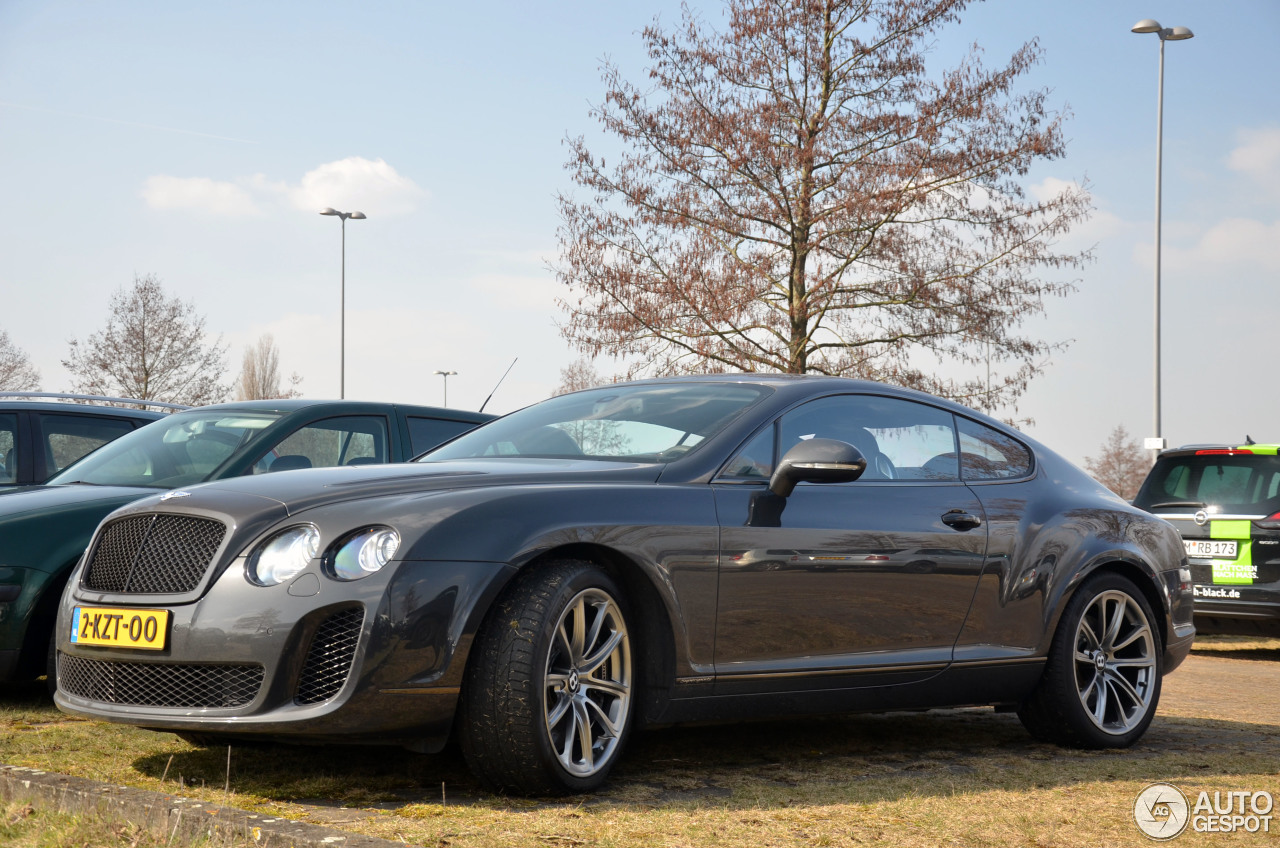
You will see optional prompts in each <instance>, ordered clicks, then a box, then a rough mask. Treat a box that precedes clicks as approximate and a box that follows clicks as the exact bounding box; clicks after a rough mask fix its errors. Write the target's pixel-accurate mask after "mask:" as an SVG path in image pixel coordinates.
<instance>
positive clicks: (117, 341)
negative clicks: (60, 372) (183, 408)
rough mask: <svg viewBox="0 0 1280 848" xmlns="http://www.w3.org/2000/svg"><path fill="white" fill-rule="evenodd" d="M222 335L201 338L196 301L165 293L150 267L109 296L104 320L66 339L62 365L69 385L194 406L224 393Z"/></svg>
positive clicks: (221, 398)
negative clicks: (84, 333)
mask: <svg viewBox="0 0 1280 848" xmlns="http://www.w3.org/2000/svg"><path fill="white" fill-rule="evenodd" d="M221 341H222V337H221V336H219V337H218V338H217V339H216V340H215V341H214V342H213V343H212V344H206V343H205V330H204V318H203V317H202V316H200V315H197V314H196V311H195V305H194V304H192V303H183V302H182V301H181V300H179V299H178V298H176V297H175V298H169V297H166V296H165V292H164V287H163V286H162V285H161V284H160V280H159V278H158V277H156V276H155V275H154V274H147V275H146V276H144V277H138V276H136V275H135V276H134V278H133V287H132V288H130V289H127V290H126V289H124V288H123V287H122V288H121V289H119V290H118V291H116V293H115V294H113V295H112V296H111V303H110V307H109V314H108V316H107V326H106V327H105V328H104V329H103V330H101V331H100V332H97V333H94V334H92V335H91V336H89V338H88V339H86V340H85V341H84V342H83V343H82V342H81V341H80V340H78V339H72V340H71V342H70V344H71V352H70V355H69V356H68V358H67V359H64V360H63V361H62V366H63V367H64V368H66V369H67V370H68V371H70V372H71V373H72V375H74V377H73V382H72V391H77V392H86V393H89V394H98V395H120V396H123V397H134V398H139V399H141V400H161V401H167V402H169V403H185V404H190V405H192V406H197V405H201V404H206V403H216V402H218V401H220V400H223V399H224V398H225V397H226V395H227V386H226V385H224V384H222V383H221V382H219V381H220V380H221V379H222V376H223V374H225V373H226V371H227V363H226V359H225V356H226V352H227V349H226V347H223V346H221V345H220V342H221Z"/></svg>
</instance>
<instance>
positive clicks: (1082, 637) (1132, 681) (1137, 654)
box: [1018, 574, 1161, 748]
mask: <svg viewBox="0 0 1280 848" xmlns="http://www.w3.org/2000/svg"><path fill="white" fill-rule="evenodd" d="M1154 621H1155V616H1154V615H1152V613H1151V607H1150V605H1149V604H1148V603H1147V600H1146V598H1144V597H1143V596H1142V593H1141V592H1139V591H1138V590H1137V588H1136V587H1135V586H1134V585H1133V583H1132V582H1130V581H1129V580H1127V579H1125V578H1124V577H1121V576H1120V575H1117V574H1099V575H1097V576H1095V577H1092V578H1090V579H1089V580H1087V581H1086V582H1085V584H1084V585H1083V586H1081V587H1080V588H1079V589H1078V590H1077V591H1076V594H1075V596H1074V597H1073V598H1072V599H1071V601H1070V602H1069V603H1068V604H1067V608H1066V609H1065V610H1064V611H1063V614H1062V620H1061V622H1060V623H1059V625H1058V632H1057V634H1056V635H1055V636H1054V640H1053V646H1052V647H1051V648H1050V650H1049V657H1048V661H1047V662H1046V664H1045V670H1044V676H1043V677H1042V678H1041V681H1040V683H1039V685H1038V686H1037V688H1036V690H1035V691H1034V692H1033V693H1032V695H1031V697H1029V698H1028V699H1027V700H1026V702H1024V703H1023V705H1022V706H1021V708H1020V709H1019V710H1018V716H1019V718H1021V719H1022V723H1023V724H1024V725H1026V727H1027V729H1028V730H1030V731H1031V733H1032V735H1034V736H1036V737H1037V738H1040V739H1045V740H1047V741H1053V742H1058V743H1060V744H1067V745H1072V746H1076V747H1082V748H1127V747H1128V746H1130V745H1132V744H1133V743H1134V742H1136V741H1138V739H1139V738H1140V737H1141V736H1142V734H1143V733H1145V732H1146V730H1147V727H1148V726H1149V725H1150V724H1151V720H1152V718H1153V717H1154V716H1155V712H1156V705H1157V703H1158V702H1159V700H1160V678H1161V669H1160V635H1159V632H1158V631H1157V630H1156V627H1155V624H1154Z"/></svg>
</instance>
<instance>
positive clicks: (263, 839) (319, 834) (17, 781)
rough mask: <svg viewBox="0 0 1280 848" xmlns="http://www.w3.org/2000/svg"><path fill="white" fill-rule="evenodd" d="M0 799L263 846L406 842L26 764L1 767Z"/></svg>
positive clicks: (367, 847)
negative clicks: (23, 765)
mask: <svg viewBox="0 0 1280 848" xmlns="http://www.w3.org/2000/svg"><path fill="white" fill-rule="evenodd" d="M0 800H3V801H5V802H10V801H22V802H25V803H28V804H30V805H31V806H33V807H35V808H37V809H51V810H55V811H57V812H60V813H70V814H73V815H100V816H102V817H103V818H106V819H109V820H112V821H129V822H132V823H134V824H141V825H142V826H143V827H144V828H146V829H148V830H151V831H152V832H154V833H158V834H163V835H164V836H165V837H171V835H172V834H174V833H181V834H183V835H184V836H188V837H196V838H199V837H213V838H219V837H221V838H227V837H230V838H238V839H243V840H246V841H249V842H256V843H257V844H258V845H261V846H263V848H404V843H403V842H392V841H390V840H387V839H378V838H376V837H373V836H362V835H360V834H358V833H346V832H344V831H341V830H333V829H332V828H327V827H321V826H319V825H314V824H306V823H303V822H296V821H290V820H288V819H282V818H276V817H273V816H268V815H263V814H262V813H251V812H249V811H247V810H237V809H235V808H233V807H224V806H220V805H217V804H206V803H205V802H203V801H198V800H196V799H194V798H182V797H179V796H177V795H169V794H166V793H164V792H152V791H150V790H147V789H134V788H132V787H128V786H115V785H113V784H110V783H99V782H98V781H96V780H86V779H85V778H82V777H70V776H68V775H65V774H53V773H51V772H46V771H40V770H39V769H33V768H24V767H22V766H6V765H0Z"/></svg>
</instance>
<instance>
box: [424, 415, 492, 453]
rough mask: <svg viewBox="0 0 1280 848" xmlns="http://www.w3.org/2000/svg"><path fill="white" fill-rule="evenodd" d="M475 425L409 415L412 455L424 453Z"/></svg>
mask: <svg viewBox="0 0 1280 848" xmlns="http://www.w3.org/2000/svg"><path fill="white" fill-rule="evenodd" d="M475 426H476V425H475V424H473V423H472V422H470V421H451V420H449V419H447V418H422V417H419V416H416V415H410V416H409V444H410V445H411V446H412V450H413V453H414V455H417V454H420V453H424V452H425V451H429V450H431V449H432V448H433V447H435V446H436V445H439V444H443V443H444V442H447V441H449V440H450V439H452V438H453V437H454V436H457V435H458V434H460V433H465V432H467V431H468V430H470V429H473V428H474V427H475Z"/></svg>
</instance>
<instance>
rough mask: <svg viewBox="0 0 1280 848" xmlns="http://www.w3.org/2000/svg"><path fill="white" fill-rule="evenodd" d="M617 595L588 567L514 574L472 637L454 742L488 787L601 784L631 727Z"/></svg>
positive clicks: (627, 657)
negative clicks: (502, 594) (489, 613)
mask: <svg viewBox="0 0 1280 848" xmlns="http://www.w3.org/2000/svg"><path fill="white" fill-rule="evenodd" d="M627 618H628V614H627V610H626V606H625V599H624V597H623V595H622V592H621V590H620V589H619V588H618V586H617V584H615V583H614V581H613V580H612V579H611V578H610V577H609V575H607V574H606V573H605V572H604V571H602V570H601V569H599V568H597V567H596V566H595V565H592V564H591V563H586V562H579V561H576V560H560V561H556V562H552V563H548V564H547V565H545V566H543V567H538V568H536V570H534V571H531V572H528V573H526V574H521V575H519V576H518V577H517V578H516V579H515V581H514V582H513V584H512V586H511V587H510V588H509V589H508V590H507V592H506V593H505V594H504V596H503V598H502V599H501V600H500V601H499V602H498V604H497V606H496V607H495V609H494V611H493V613H492V615H491V616H490V619H489V623H488V625H487V626H486V627H485V628H484V630H483V631H482V632H481V633H480V634H479V635H478V636H477V639H476V644H475V646H474V647H473V648H472V658H471V662H470V664H469V667H468V671H467V677H466V682H465V685H464V687H463V694H462V704H461V706H460V710H459V715H460V718H461V727H460V728H459V736H460V740H461V742H462V750H463V753H464V754H465V756H466V758H467V762H468V764H469V765H470V766H471V768H472V770H473V771H474V772H475V773H476V775H477V776H478V777H480V778H481V780H483V781H484V782H485V783H486V784H488V785H489V786H490V787H491V788H493V789H494V790H496V791H508V790H509V791H516V792H521V793H526V794H543V795H557V794H564V793H567V792H586V791H589V790H591V789H594V788H595V787H597V786H599V785H600V784H601V783H603V782H604V779H605V777H606V776H607V775H608V773H609V771H610V769H611V768H612V767H613V764H614V763H615V762H616V761H617V759H618V757H619V755H620V753H621V751H622V748H623V746H624V744H625V742H626V738H627V735H628V731H629V729H630V726H631V713H632V704H633V702H634V691H635V680H634V673H635V671H634V665H633V662H632V642H631V633H630V630H629V628H628V625H627Z"/></svg>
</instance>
